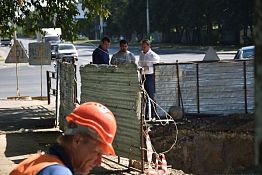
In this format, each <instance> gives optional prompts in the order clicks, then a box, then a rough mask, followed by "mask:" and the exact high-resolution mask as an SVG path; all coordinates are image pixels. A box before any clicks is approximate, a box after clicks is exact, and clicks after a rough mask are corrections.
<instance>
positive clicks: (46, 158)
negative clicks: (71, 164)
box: [9, 154, 64, 175]
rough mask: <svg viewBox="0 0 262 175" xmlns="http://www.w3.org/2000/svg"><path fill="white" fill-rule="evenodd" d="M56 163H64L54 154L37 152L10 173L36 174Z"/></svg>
mask: <svg viewBox="0 0 262 175" xmlns="http://www.w3.org/2000/svg"><path fill="white" fill-rule="evenodd" d="M56 164H61V165H64V164H63V162H62V161H61V160H60V159H58V157H56V156H54V155H48V154H37V155H35V156H33V157H30V158H28V159H25V160H24V161H22V162H21V163H19V164H18V165H17V167H16V168H15V169H14V170H13V171H12V172H11V173H10V174H9V175H36V174H37V173H39V172H40V171H41V170H42V169H44V168H45V167H47V166H50V165H56Z"/></svg>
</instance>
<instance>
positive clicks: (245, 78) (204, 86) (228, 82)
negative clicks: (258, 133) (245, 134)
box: [155, 60, 255, 115]
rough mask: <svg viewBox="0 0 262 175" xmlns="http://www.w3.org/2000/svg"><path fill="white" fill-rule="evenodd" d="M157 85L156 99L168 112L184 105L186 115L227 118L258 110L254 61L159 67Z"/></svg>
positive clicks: (156, 73) (176, 64) (161, 65)
mask: <svg viewBox="0 0 262 175" xmlns="http://www.w3.org/2000/svg"><path fill="white" fill-rule="evenodd" d="M155 83H156V87H155V88H156V94H155V100H156V102H157V103H158V104H159V105H160V106H161V107H163V108H164V109H165V110H166V111H169V109H170V107H172V106H181V107H183V108H184V112H186V113H201V114H222V115H228V114H234V113H253V112H254V109H255V104H254V62H253V60H248V61H230V62H222V61H220V62H198V63H175V64H157V65H155ZM159 113H160V115H161V111H159ZM162 115H163V114H162Z"/></svg>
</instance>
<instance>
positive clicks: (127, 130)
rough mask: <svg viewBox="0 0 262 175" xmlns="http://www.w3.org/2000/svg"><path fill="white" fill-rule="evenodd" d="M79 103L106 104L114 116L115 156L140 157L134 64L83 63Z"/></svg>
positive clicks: (136, 82) (138, 101)
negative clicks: (115, 123)
mask: <svg viewBox="0 0 262 175" xmlns="http://www.w3.org/2000/svg"><path fill="white" fill-rule="evenodd" d="M80 75H81V84H82V85H81V103H82V102H86V101H96V102H100V103H102V104H104V105H105V106H107V107H108V108H109V109H110V110H111V111H112V112H113V113H114V115H115V117H116V120H117V127H118V128H117V133H116V138H115V140H114V148H115V151H116V153H117V155H118V156H121V157H126V158H129V159H135V160H140V159H141V149H140V146H141V139H140V136H141V129H140V128H141V127H140V126H141V123H140V114H141V93H140V85H139V72H138V70H137V67H136V65H133V64H128V65H123V66H119V67H116V66H108V65H86V66H84V67H81V68H80Z"/></svg>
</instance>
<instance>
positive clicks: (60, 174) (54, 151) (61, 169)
mask: <svg viewBox="0 0 262 175" xmlns="http://www.w3.org/2000/svg"><path fill="white" fill-rule="evenodd" d="M48 154H51V155H55V156H57V157H58V158H59V159H60V160H61V161H62V162H63V163H64V165H59V164H57V165H50V166H47V167H45V168H44V169H42V170H41V171H40V172H39V173H38V174H37V175H74V171H73V166H72V163H71V160H70V158H69V156H68V154H67V153H66V152H65V150H64V148H63V147H62V146H60V145H59V144H55V145H53V146H52V147H50V148H49V150H48Z"/></svg>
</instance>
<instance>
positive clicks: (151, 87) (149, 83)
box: [143, 74, 155, 120]
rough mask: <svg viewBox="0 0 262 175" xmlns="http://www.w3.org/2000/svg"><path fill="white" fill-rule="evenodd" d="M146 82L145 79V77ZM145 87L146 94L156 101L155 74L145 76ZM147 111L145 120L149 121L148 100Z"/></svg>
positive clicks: (152, 111) (152, 110)
mask: <svg viewBox="0 0 262 175" xmlns="http://www.w3.org/2000/svg"><path fill="white" fill-rule="evenodd" d="M143 80H144V77H143ZM144 87H145V90H146V92H147V93H148V95H149V97H150V98H151V99H152V100H154V94H155V76H154V74H147V75H145V82H144ZM145 102H146V106H145V107H146V111H145V118H146V120H148V119H149V117H148V116H147V115H148V110H149V109H148V101H147V100H146V101H145ZM153 105H154V104H153V103H151V116H152V117H153V116H154V115H155V112H154V107H153Z"/></svg>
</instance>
